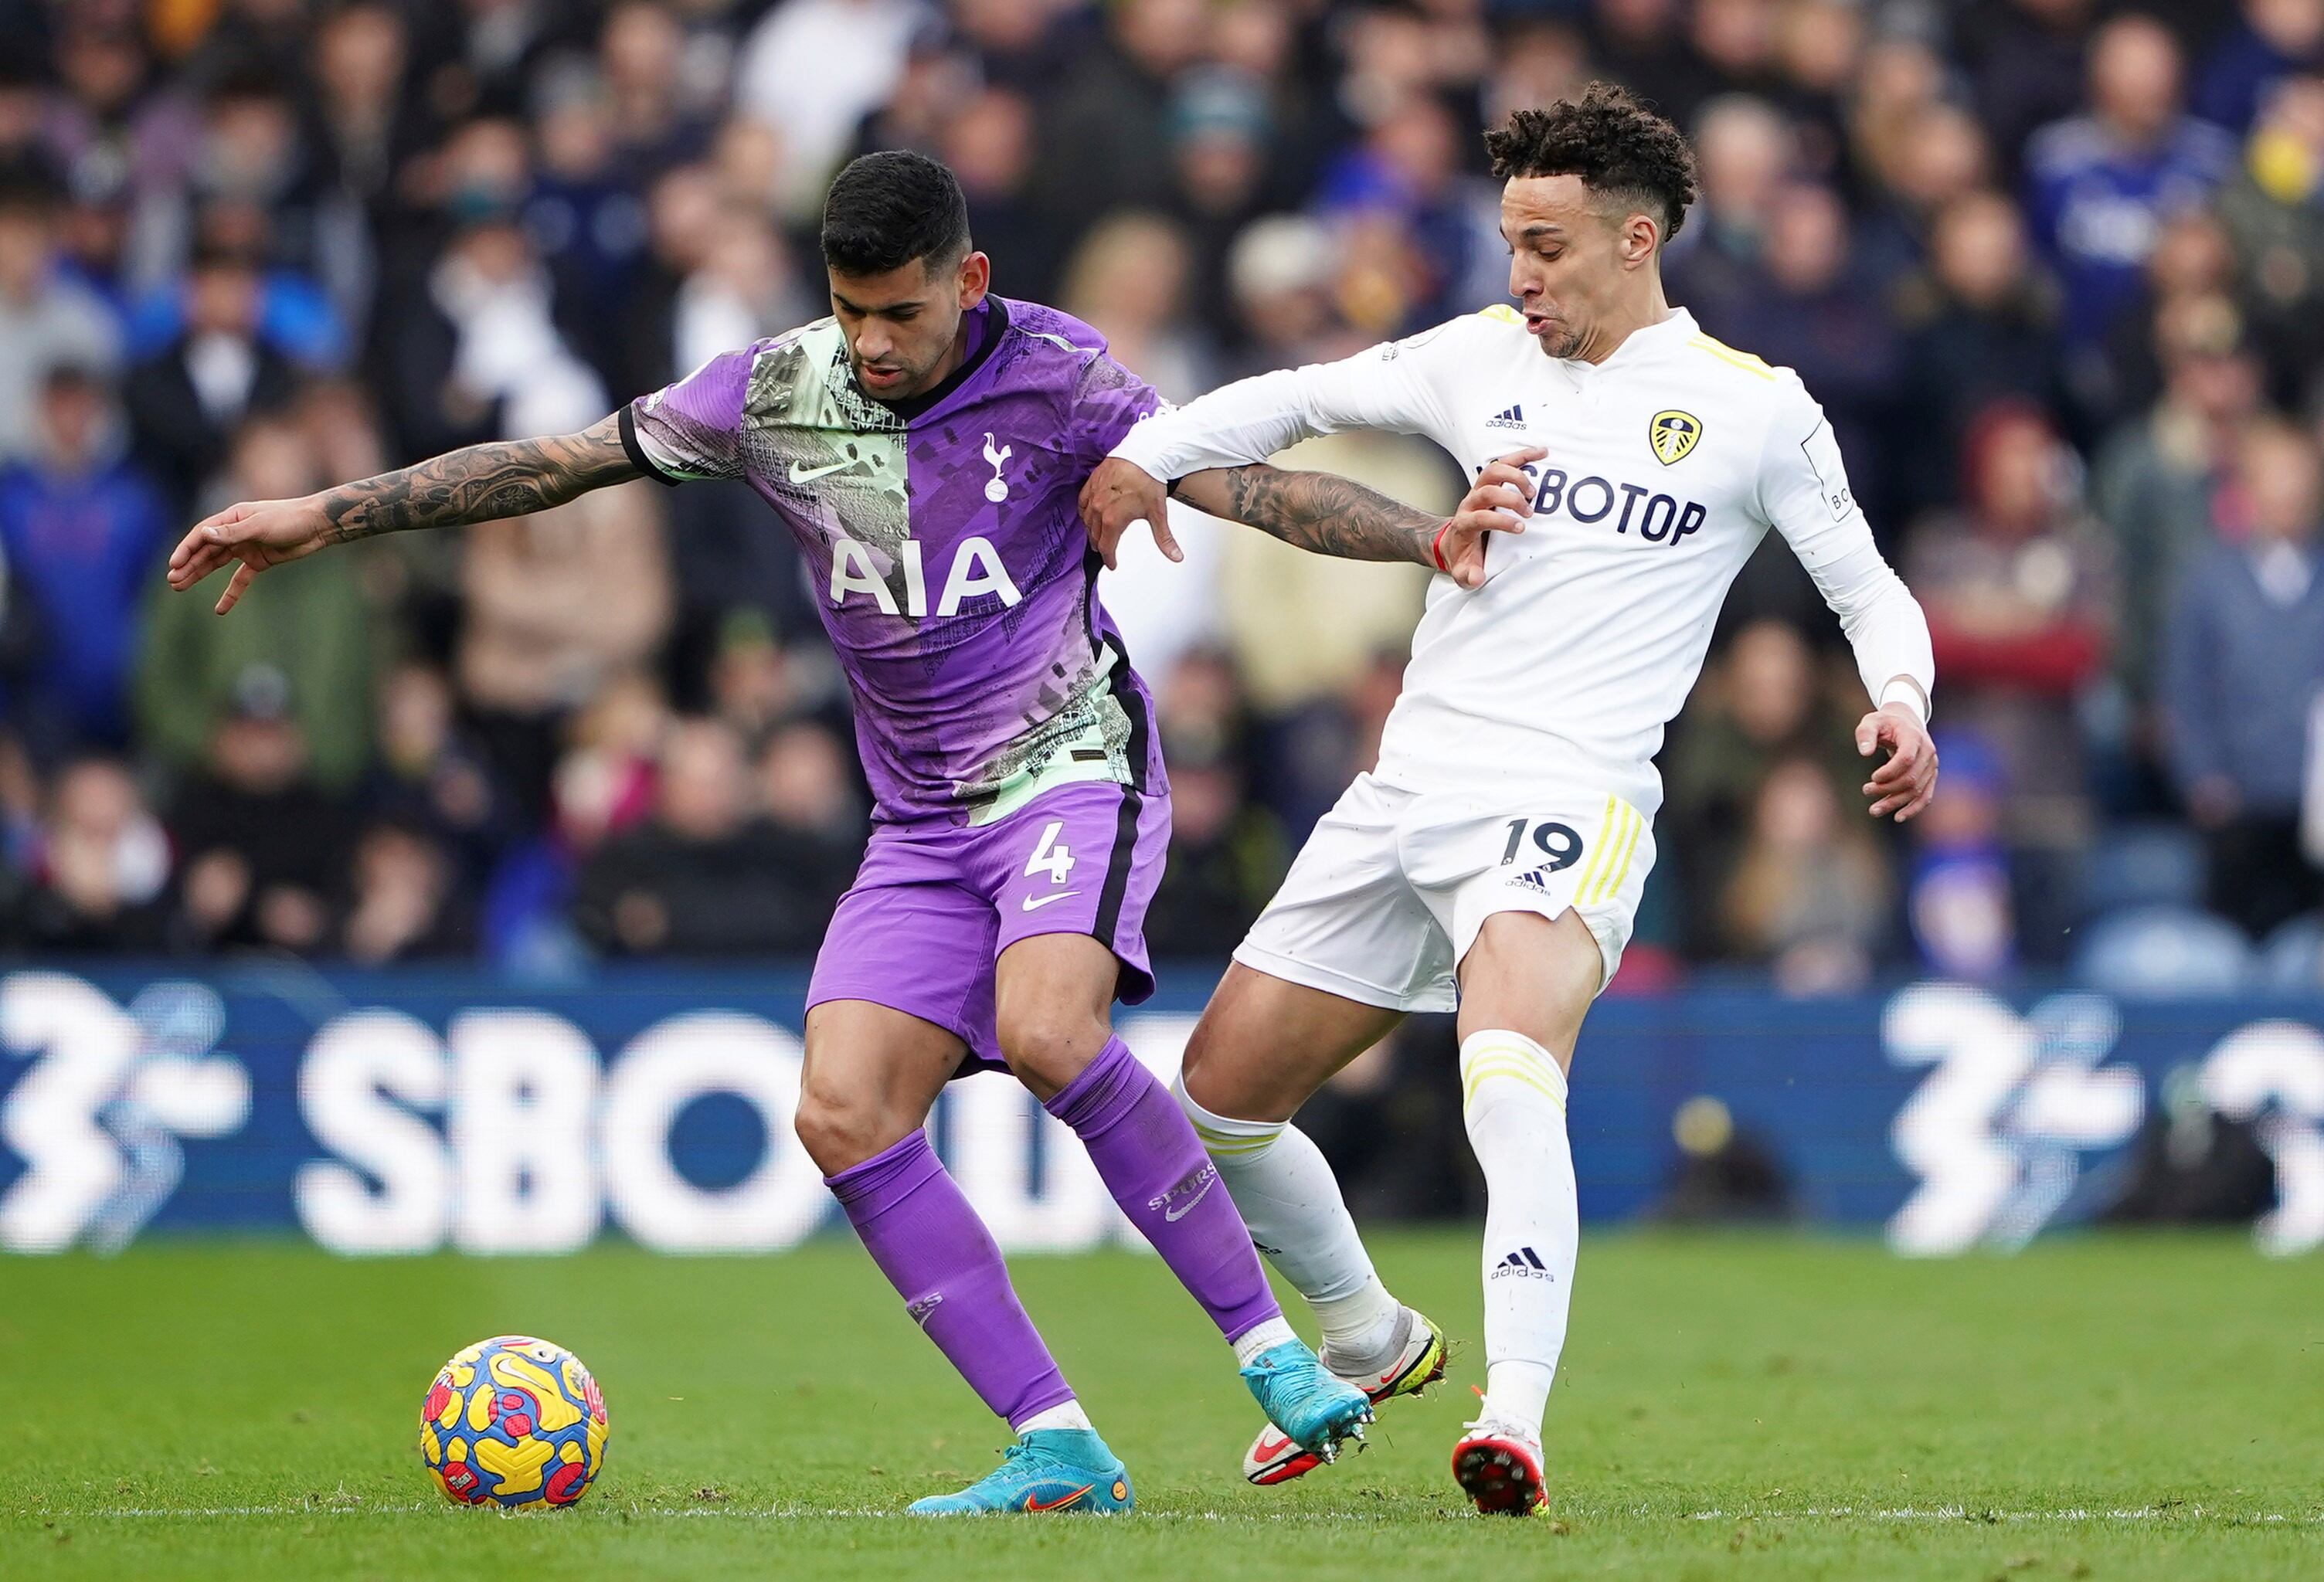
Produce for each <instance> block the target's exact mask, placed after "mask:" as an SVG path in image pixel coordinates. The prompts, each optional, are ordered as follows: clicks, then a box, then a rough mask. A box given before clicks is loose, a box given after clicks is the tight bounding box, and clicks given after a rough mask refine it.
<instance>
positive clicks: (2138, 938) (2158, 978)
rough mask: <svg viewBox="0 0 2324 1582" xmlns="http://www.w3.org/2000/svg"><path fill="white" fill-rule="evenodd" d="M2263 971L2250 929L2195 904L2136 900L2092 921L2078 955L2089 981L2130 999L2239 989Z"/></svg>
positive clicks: (2082, 976)
mask: <svg viewBox="0 0 2324 1582" xmlns="http://www.w3.org/2000/svg"><path fill="white" fill-rule="evenodd" d="M2256 970H2257V963H2256V961H2255V958H2254V956H2253V953H2252V948H2251V945H2250V943H2249V942H2248V941H2246V939H2245V938H2244V936H2243V931H2242V930H2240V929H2238V928H2237V927H2236V925H2235V924H2232V923H2229V922H2228V921H2227V919H2225V918H2223V917H2217V916H2214V915H2211V914H2210V913H2209V912H2205V911H2202V910H2200V909H2199V908H2198V907H2194V906H2134V907H2131V908H2129V909H2127V910H2125V911H2120V912H2114V913H2110V914H2108V915H2106V916H2104V917H2101V918H2099V919H2098V921H2097V922H2096V923H2094V924H2090V925H2089V929H2088V930H2087V931H2086V933H2085V934H2084V936H2083V940H2082V947H2081V950H2080V953H2079V954H2078V955H2077V956H2076V957H2075V960H2074V976H2075V978H2076V979H2077V980H2079V981H2080V982H2081V983H2082V984H2083V985H2084V986H2085V987H2087V988H2089V989H2098V990H2100V991H2101V992H2103V993H2107V994H2113V995H2118V996H2120V997H2121V998H2125V999H2170V998H2175V997H2177V996H2181V995H2196V994H2232V993H2234V992H2236V990H2237V989H2243V988H2245V987H2246V985H2247V984H2248V983H2249V982H2250V981H2251V980H2252V978H2253V976H2254V974H2255V971H2256Z"/></svg>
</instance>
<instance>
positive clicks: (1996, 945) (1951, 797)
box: [1904, 730, 2017, 983]
mask: <svg viewBox="0 0 2324 1582" xmlns="http://www.w3.org/2000/svg"><path fill="white" fill-rule="evenodd" d="M1937 751H1938V754H1939V755H1940V757H1941V759H1942V760H1943V763H1944V766H1945V794H1944V796H1941V797H1940V798H1938V799H1937V800H1936V801H1934V802H1932V803H1930V804H1929V805H1928V808H1927V809H1926V811H1925V812H1924V814H1923V816H1921V817H1919V818H1916V819H1914V821H1913V823H1912V825H1911V832H1910V836H1909V839H1910V840H1911V842H1912V843H1913V858H1912V863H1911V868H1910V877H1909V878H1908V879H1907V881H1906V888H1905V897H1904V913H1905V916H1906V918H1907V919H1908V920H1909V922H1910V924H1911V925H1912V930H1913V943H1914V946H1915V947H1917V949H1918V950H1919V952H1920V958H1921V965H1922V966H1923V968H1924V969H1926V970H1929V971H1931V972H1934V973H1936V974H1937V975H1939V976H1940V977H1944V978H1956V979H1963V980H1968V981H1969V982H1972V983H1975V982H1983V981H1987V980H1991V979H1994V978H1997V977H1999V976H2000V975H2001V974H2002V973H2004V972H2006V971H2007V970H2009V969H2010V968H2011V967H2012V966H2014V965H2015V963H2016V960H2017V911H2016V902H2015V890H2016V888H2017V887H2016V886H2015V885H2014V884H2013V882H2012V879H2011V875H2010V868H2009V851H2008V848H2007V846H2006V844H2005V842H2004V841H2003V838H2002V833H2001V807H2002V800H2003V797H2004V796H2006V792H2007V783H2006V780H2005V779H2004V778H2003V774H2002V768H2001V760H2000V759H1999V757H1998V756H1997V755H1996V754H1995V753H1994V752H1993V750H1991V748H1989V747H1988V746H1987V743H1986V741H1985V740H1984V739H1983V738H1982V737H1980V736H1978V735H1977V734H1976V732H1974V731H1952V730H1946V731H1940V732H1939V733H1938V736H1937Z"/></svg>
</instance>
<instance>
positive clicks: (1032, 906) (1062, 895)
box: [1025, 890, 1081, 912]
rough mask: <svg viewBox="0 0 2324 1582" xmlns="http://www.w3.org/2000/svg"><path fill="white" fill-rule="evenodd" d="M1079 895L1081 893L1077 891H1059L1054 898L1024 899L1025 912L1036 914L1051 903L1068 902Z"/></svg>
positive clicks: (1032, 897)
mask: <svg viewBox="0 0 2324 1582" xmlns="http://www.w3.org/2000/svg"><path fill="white" fill-rule="evenodd" d="M1080 894H1081V892H1080V891H1079V890H1059V891H1058V892H1057V893H1056V895H1054V896H1028V897H1025V910H1026V911H1028V912H1037V911H1039V910H1040V909H1041V908H1042V907H1044V906H1047V905H1048V904H1049V903H1050V902H1052V901H1064V900H1069V899H1071V898H1072V897H1074V896H1078V895H1080Z"/></svg>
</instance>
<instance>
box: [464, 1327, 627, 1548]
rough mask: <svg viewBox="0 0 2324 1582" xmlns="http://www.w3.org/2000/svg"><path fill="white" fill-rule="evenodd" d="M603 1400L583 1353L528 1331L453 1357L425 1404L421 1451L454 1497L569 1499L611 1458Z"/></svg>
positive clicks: (532, 1504) (520, 1501)
mask: <svg viewBox="0 0 2324 1582" xmlns="http://www.w3.org/2000/svg"><path fill="white" fill-rule="evenodd" d="M605 1431H606V1425H605V1397H604V1395H603V1394H601V1393H599V1392H598V1389H597V1381H596V1380H595V1379H593V1378H591V1377H590V1376H589V1370H588V1369H587V1368H586V1367H583V1366H581V1359H580V1358H579V1357H576V1356H574V1355H573V1354H572V1353H571V1352H569V1351H567V1350H566V1349H565V1348H564V1347H561V1346H554V1345H551V1344H550V1343H549V1342H548V1341H546V1340H536V1339H534V1338H532V1337H531V1336H530V1335H496V1336H494V1337H493V1338H492V1339H490V1340H480V1341H478V1342H477V1343H476V1344H475V1345H474V1346H471V1347H468V1348H467V1349H466V1350H465V1351H462V1352H459V1353H457V1354H456V1355H455V1356H454V1357H453V1358H452V1360H451V1361H449V1362H447V1363H446V1364H445V1365H444V1366H443V1367H442V1369H441V1370H439V1371H438V1373H437V1375H436V1382H435V1383H434V1384H430V1385H429V1386H428V1399H427V1401H426V1402H425V1403H423V1404H422V1405H421V1406H420V1459H421V1460H423V1461H425V1462H427V1463H428V1470H429V1471H430V1472H432V1473H434V1474H435V1475H436V1486H437V1487H438V1488H440V1489H442V1490H443V1491H444V1497H445V1498H446V1499H448V1500H451V1501H452V1502H454V1503H455V1504H462V1505H484V1504H496V1505H501V1506H503V1507H505V1508H507V1509H510V1510H539V1509H540V1508H541V1507H543V1506H558V1505H569V1504H572V1503H573V1502H574V1501H576V1500H577V1499H579V1498H580V1497H581V1495H582V1491H583V1490H585V1489H586V1488H587V1487H588V1486H589V1485H590V1484H591V1483H592V1482H594V1481H595V1479H596V1476H597V1469H598V1468H599V1467H603V1466H604V1464H605Z"/></svg>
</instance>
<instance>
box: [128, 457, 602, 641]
mask: <svg viewBox="0 0 2324 1582" xmlns="http://www.w3.org/2000/svg"><path fill="white" fill-rule="evenodd" d="M618 418H619V414H616V415H615V416H614V417H610V418H605V419H604V420H603V421H602V422H598V423H595V424H592V425H591V426H590V427H588V428H585V429H583V430H582V431H581V432H580V433H578V434H558V435H552V436H549V437H547V438H543V439H509V440H501V441H497V442H495V443H493V444H491V445H474V446H468V447H467V448H466V449H465V450H456V451H449V452H447V453H446V454H445V455H439V456H437V457H436V458H434V459H433V460H431V461H425V462H421V463H420V464H419V465H418V466H413V467H405V468H403V469H402V470H401V471H400V472H393V473H382V474H380V475H379V476H378V477H376V478H365V479H363V480H361V481H360V482H358V483H342V484H340V485H339V486H338V487H337V488H336V489H326V490H324V491H323V492H320V493H318V494H309V495H307V496H305V497H304V498H302V499H299V500H262V501H242V502H240V503H238V504H235V505H230V506H228V507H226V510H222V511H220V512H218V513H217V515H216V516H213V517H209V518H207V519H206V520H202V521H199V522H197V523H196V524H195V525H194V527H193V529H192V530H191V531H190V532H189V533H187V535H186V536H185V538H182V539H180V541H179V544H178V547H177V549H176V550H175V552H173V553H172V554H171V556H170V574H169V575H170V585H171V587H172V588H175V589H177V590H178V591H179V592H180V593H182V592H184V591H185V590H186V589H188V588H190V587H192V586H193V585H194V584H196V583H198V582H200V581H201V580H202V579H203V578H204V577H206V576H208V575H210V573H212V572H214V571H216V570H217V569H218V568H219V567H220V566H226V565H228V564H229V563H232V562H235V561H239V562H241V564H240V565H239V566H235V573H234V577H233V580H232V581H230V582H228V583H227V584H226V592H225V593H222V594H220V595H219V596H218V602H217V612H218V613H219V614H220V615H223V614H225V613H226V612H227V611H229V610H231V609H233V608H234V606H235V601H237V600H238V599H240V598H241V597H242V595H243V591H244V589H246V588H248V587H249V586H250V584H251V580H252V579H253V578H254V577H255V576H257V575H258V574H259V573H260V572H262V571H265V570H267V569H268V568H269V567H272V566H281V565H283V564H285V563H286V562H289V561H293V560H303V559H304V558H306V557H307V556H309V555H312V554H314V553H315V551H317V550H318V549H325V548H328V547H330V546H332V545H334V544H352V543H354V542H355V541H356V540H357V539H361V538H374V537H375V536H377V535H378V534H381V533H400V532H402V531H404V530H405V529H410V528H449V527H458V526H461V525H462V524H465V523H468V522H486V521H494V520H499V519H500V518H502V517H512V516H523V515H526V514H527V513H529V512H531V511H536V510H548V509H549V507H550V506H553V505H562V504H564V503H565V502H566V501H568V500H572V499H574V498H576V496H579V495H582V494H586V493H587V492H589V491H590V490H592V489H603V488H604V487H605V486H607V485H608V484H612V483H624V482H626V481H628V480H629V479H632V478H634V477H636V476H638V468H637V464H636V463H635V462H633V461H632V460H631V459H630V455H629V453H628V452H627V451H625V450H624V449H623V448H622V434H621V428H620V424H619V421H618Z"/></svg>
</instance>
